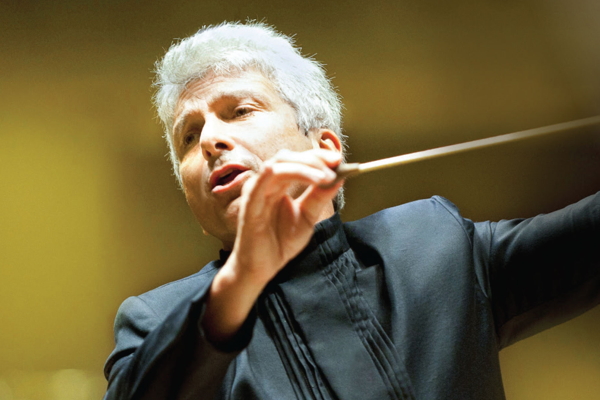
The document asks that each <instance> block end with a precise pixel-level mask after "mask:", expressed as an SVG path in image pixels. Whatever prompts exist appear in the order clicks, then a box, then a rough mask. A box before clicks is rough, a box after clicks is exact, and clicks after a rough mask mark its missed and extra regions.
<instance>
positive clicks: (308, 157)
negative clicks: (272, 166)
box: [271, 149, 342, 169]
mask: <svg viewBox="0 0 600 400" xmlns="http://www.w3.org/2000/svg"><path fill="white" fill-rule="evenodd" d="M341 159H342V157H341V155H340V154H339V153H337V152H334V151H331V150H324V149H312V150H307V151H301V152H297V151H290V150H285V149H284V150H280V151H278V152H277V154H276V155H275V156H273V158H272V159H271V160H272V161H274V162H292V163H300V164H306V165H311V166H313V167H315V168H319V169H325V168H328V169H331V168H335V167H336V166H337V165H338V164H339V163H340V162H341Z"/></svg>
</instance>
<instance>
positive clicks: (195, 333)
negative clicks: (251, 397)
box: [104, 280, 256, 400]
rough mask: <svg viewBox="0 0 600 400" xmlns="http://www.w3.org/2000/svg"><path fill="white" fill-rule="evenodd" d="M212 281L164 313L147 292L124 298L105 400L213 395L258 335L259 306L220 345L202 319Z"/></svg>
mask: <svg viewBox="0 0 600 400" xmlns="http://www.w3.org/2000/svg"><path fill="white" fill-rule="evenodd" d="M211 282H212V280H209V281H208V282H207V283H206V284H204V285H203V286H202V287H200V288H198V290H197V291H196V292H195V293H193V294H192V295H190V296H187V297H186V298H185V299H184V300H183V301H181V302H180V303H179V304H178V305H177V306H175V307H174V309H173V311H172V312H170V314H168V315H167V316H166V318H160V317H159V316H158V315H157V313H155V311H153V309H152V308H151V307H150V306H149V305H148V303H147V302H146V301H144V300H143V297H130V298H128V299H127V300H125V301H124V302H123V304H122V305H121V307H120V308H119V311H118V313H117V317H116V320H115V342H116V348H115V350H114V351H113V352H112V353H111V355H110V356H109V358H108V360H107V362H106V365H105V375H106V377H107V379H108V391H107V393H106V395H105V397H104V400H117V399H118V400H125V399H127V400H130V399H140V400H141V399H144V400H150V399H161V400H162V399H213V398H215V394H216V393H218V391H219V388H220V387H221V383H222V380H223V377H224V376H225V373H226V371H227V368H228V366H229V364H230V363H231V361H232V360H233V359H234V358H235V357H236V356H237V355H238V354H239V352H240V351H241V350H242V349H243V348H245V347H246V346H247V345H248V343H249V342H250V339H251V337H252V329H253V326H254V322H255V319H256V316H255V313H254V311H253V312H252V313H251V315H250V316H249V317H248V319H247V320H246V322H245V323H244V325H243V326H242V328H241V329H240V331H239V332H238V333H237V334H236V336H235V337H234V338H233V340H231V341H230V342H229V343H228V345H227V346H226V347H220V348H216V347H215V346H214V345H213V344H211V343H210V342H209V341H208V340H207V339H206V338H205V336H204V333H203V331H202V329H201V327H200V324H199V321H200V320H201V318H202V315H203V312H204V308H205V300H206V296H207V294H208V289H209V287H210V284H211Z"/></svg>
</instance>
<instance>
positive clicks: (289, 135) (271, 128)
mask: <svg viewBox="0 0 600 400" xmlns="http://www.w3.org/2000/svg"><path fill="white" fill-rule="evenodd" d="M173 126H174V128H173V143H174V146H175V149H176V151H177V157H178V158H179V161H180V165H179V172H180V174H181V179H182V183H183V189H184V192H185V196H186V199H187V202H188V204H189V206H190V208H191V209H192V212H193V213H194V215H195V217H196V219H197V220H198V221H199V222H200V224H201V225H202V227H203V228H204V230H205V232H207V233H209V234H211V235H213V236H215V237H216V238H218V239H220V240H221V241H222V242H223V245H224V247H225V248H229V249H230V248H231V247H232V246H233V242H234V241H235V234H236V230H237V214H238V211H239V200H240V194H241V190H242V186H243V185H244V183H245V182H246V181H247V180H248V179H249V178H250V177H251V176H252V175H253V174H256V173H258V172H259V171H260V168H261V165H262V163H263V162H264V161H266V160H267V159H269V158H271V157H272V156H274V155H275V153H277V151H279V150H281V149H289V150H294V151H303V150H308V149H311V148H313V147H314V143H313V141H312V140H311V139H310V138H309V137H307V136H306V135H304V133H302V132H301V130H300V129H299V127H298V124H297V122H296V115H295V112H294V109H293V108H292V107H291V106H290V105H289V104H288V103H286V102H285V101H283V100H282V99H281V97H280V96H279V94H278V93H277V91H276V90H275V88H274V87H273V85H272V83H271V82H270V81H269V80H268V79H267V78H265V76H264V75H262V74H261V73H259V72H256V71H252V70H250V71H244V72H240V73H239V74H236V75H233V76H215V75H209V76H207V77H205V78H203V79H200V80H196V81H193V82H191V83H190V84H189V85H188V86H187V87H186V90H184V92H183V93H182V94H181V96H180V97H179V101H178V103H177V106H176V109H175V119H174V125H173ZM294 191H295V193H291V194H292V196H294V197H296V196H297V195H299V194H300V192H301V190H300V189H299V188H295V189H294Z"/></svg>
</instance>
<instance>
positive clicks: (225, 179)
mask: <svg viewBox="0 0 600 400" xmlns="http://www.w3.org/2000/svg"><path fill="white" fill-rule="evenodd" d="M242 172H244V171H242V170H241V169H235V170H230V171H228V172H227V173H226V174H225V175H223V176H221V177H219V178H218V179H217V182H216V183H215V186H225V185H227V184H228V183H229V182H231V181H233V180H234V179H235V177H236V176H238V175H239V174H241V173H242Z"/></svg>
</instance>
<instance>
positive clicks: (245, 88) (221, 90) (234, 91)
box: [175, 70, 282, 115]
mask: <svg viewBox="0 0 600 400" xmlns="http://www.w3.org/2000/svg"><path fill="white" fill-rule="evenodd" d="M243 97H256V98H259V99H260V98H262V99H264V100H269V101H270V102H273V101H282V100H281V97H280V95H279V93H278V92H277V90H276V89H275V85H274V84H273V83H272V82H271V80H270V79H268V78H267V77H265V75H263V74H262V73H260V72H258V71H254V70H248V71H241V72H236V73H234V74H229V75H216V74H214V73H210V74H208V75H206V76H204V77H202V78H200V79H196V80H193V81H191V82H189V83H188V84H187V85H186V86H185V88H184V90H183V92H182V93H181V95H180V96H179V99H178V101H177V106H176V108H175V113H176V115H177V114H178V113H180V112H181V111H182V110H181V109H182V108H185V105H186V103H190V102H192V103H194V102H196V101H201V102H206V104H207V105H210V104H211V103H214V102H215V101H218V100H221V99H223V98H243Z"/></svg>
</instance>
